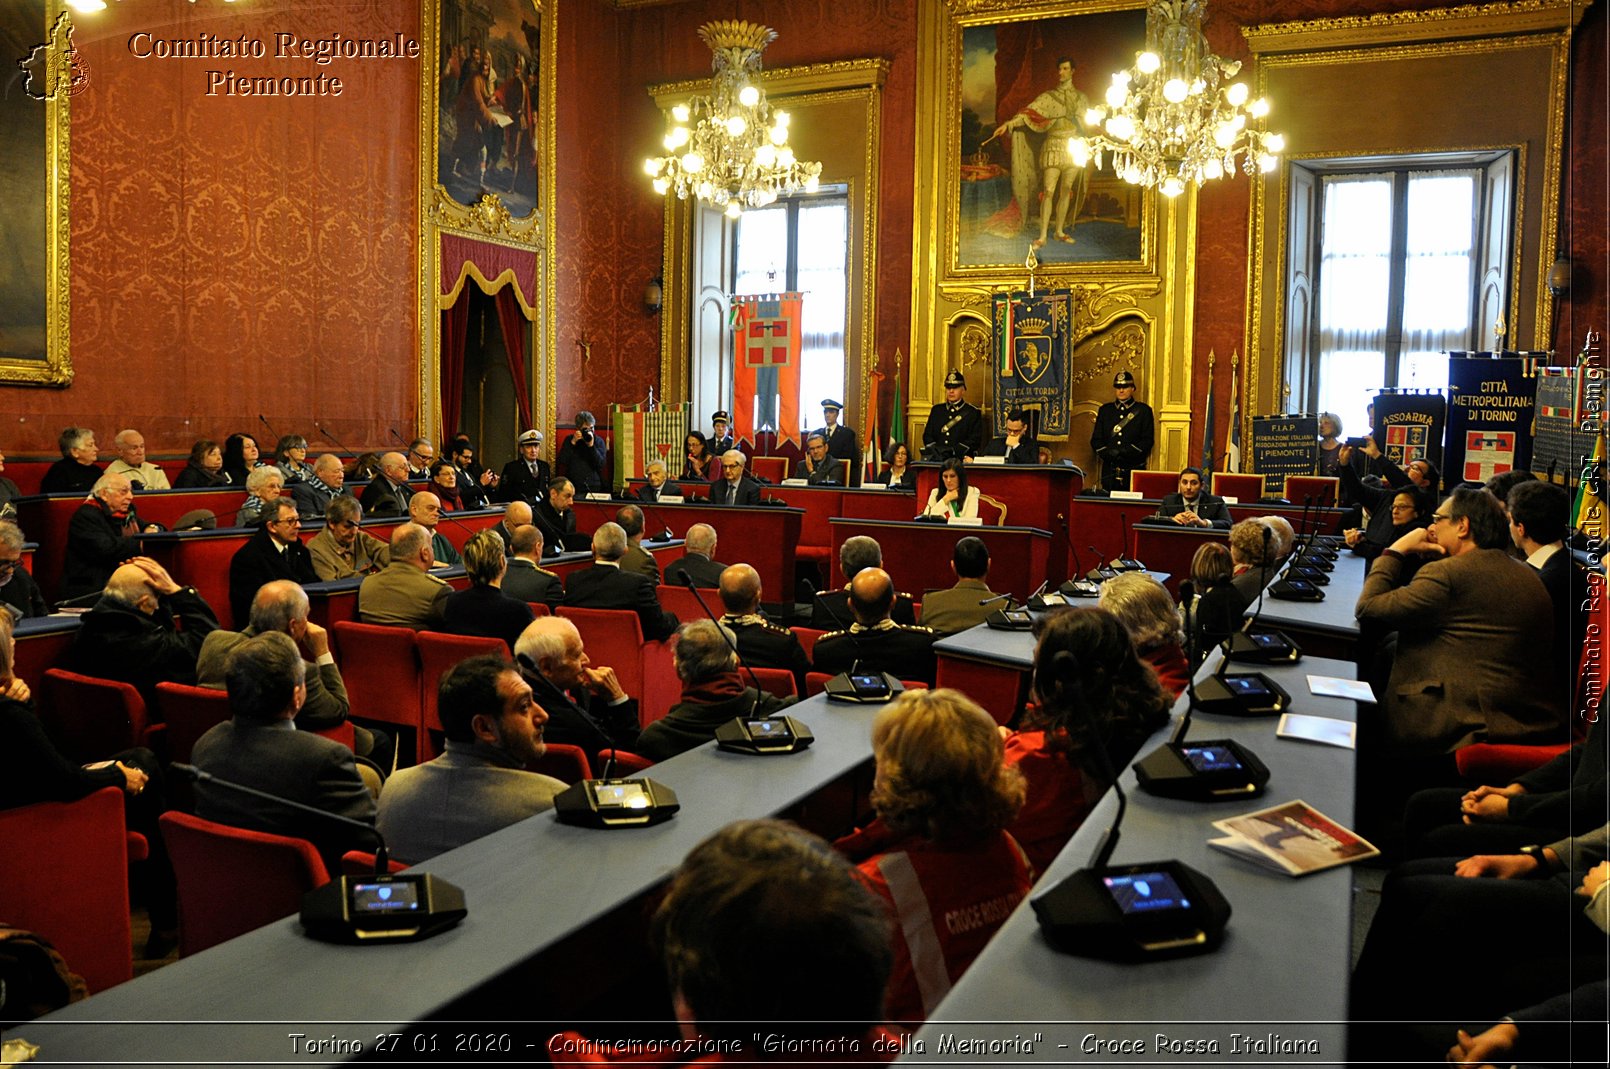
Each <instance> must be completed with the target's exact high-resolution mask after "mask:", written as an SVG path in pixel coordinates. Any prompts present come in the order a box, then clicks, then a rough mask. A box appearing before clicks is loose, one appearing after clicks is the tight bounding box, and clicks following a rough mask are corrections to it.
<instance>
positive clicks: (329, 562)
mask: <svg viewBox="0 0 1610 1069" xmlns="http://www.w3.org/2000/svg"><path fill="white" fill-rule="evenodd" d="M362 521H363V506H362V505H360V504H358V502H357V499H356V498H353V497H351V496H349V495H346V494H343V495H342V496H340V497H338V498H336V499H335V500H334V501H331V502H330V504H329V506H328V507H326V508H325V510H324V530H322V531H320V532H319V533H318V534H316V535H314V536H313V539H312V541H310V542H309V543H308V544H307V550H308V556H309V557H311V558H312V560H313V571H314V573H315V574H317V575H318V577H319V578H320V579H323V580H325V581H329V580H331V579H351V578H353V577H355V576H360V575H372V574H374V573H375V572H378V571H380V569H382V568H384V567H385V566H386V565H388V564H390V563H391V547H390V546H389V545H387V544H386V543H384V542H382V541H381V540H380V539H378V538H376V537H375V536H374V535H372V534H369V533H368V532H366V531H364V530H363V529H362V528H361V527H359V526H358V525H359V524H360V523H361V522H362Z"/></svg>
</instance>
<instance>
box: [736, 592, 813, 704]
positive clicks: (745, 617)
mask: <svg viewBox="0 0 1610 1069" xmlns="http://www.w3.org/2000/svg"><path fill="white" fill-rule="evenodd" d="M720 589H721V605H722V608H723V610H724V611H725V615H723V616H722V617H721V624H722V626H723V627H725V628H727V629H728V630H729V631H731V632H732V633H733V635H734V637H735V638H736V640H737V643H738V656H739V657H741V658H742V659H743V663H744V664H746V665H748V666H749V667H750V668H782V669H786V670H787V671H790V672H793V673H794V689H795V690H796V691H797V692H798V693H800V694H804V693H805V673H806V672H808V671H810V667H811V662H810V660H809V658H807V657H806V656H805V648H804V647H803V646H801V645H800V642H799V636H798V635H796V634H794V632H792V631H790V630H789V629H788V628H786V627H779V626H777V625H776V624H774V623H772V622H771V621H770V620H768V619H766V615H765V614H764V613H762V612H761V611H760V593H761V590H760V573H759V572H757V571H755V569H754V568H752V567H750V566H749V565H747V564H734V565H733V566H732V567H730V568H726V569H724V570H723V571H722V573H721V582H720Z"/></svg>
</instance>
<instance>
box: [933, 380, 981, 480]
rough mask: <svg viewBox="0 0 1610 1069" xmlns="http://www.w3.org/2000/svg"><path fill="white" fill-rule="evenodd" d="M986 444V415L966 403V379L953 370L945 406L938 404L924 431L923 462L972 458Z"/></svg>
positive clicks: (946, 385) (947, 382)
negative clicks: (952, 458) (951, 458)
mask: <svg viewBox="0 0 1610 1069" xmlns="http://www.w3.org/2000/svg"><path fill="white" fill-rule="evenodd" d="M983 444H984V413H982V412H980V411H979V410H978V406H976V405H970V404H968V403H967V380H966V379H965V378H963V377H962V373H961V372H960V371H957V370H956V369H955V368H952V369H951V371H950V374H948V375H946V376H945V403H944V404H942V405H935V406H934V408H933V411H932V412H930V413H928V422H927V424H925V425H924V426H923V428H922V456H923V459H924V460H946V459H948V458H950V457H970V456H972V455H973V454H974V453H977V452H978V450H979V448H980V447H981V446H982V445H983Z"/></svg>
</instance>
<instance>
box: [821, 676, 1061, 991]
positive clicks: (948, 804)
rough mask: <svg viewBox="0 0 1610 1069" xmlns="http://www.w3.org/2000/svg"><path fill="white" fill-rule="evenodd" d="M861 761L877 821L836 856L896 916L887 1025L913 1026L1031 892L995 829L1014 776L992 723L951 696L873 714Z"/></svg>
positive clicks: (1018, 861) (898, 702)
mask: <svg viewBox="0 0 1610 1069" xmlns="http://www.w3.org/2000/svg"><path fill="white" fill-rule="evenodd" d="M872 754H873V759H874V761H875V762H876V773H875V776H874V779H873V783H872V806H873V808H874V809H875V810H876V811H877V814H878V816H877V820H876V821H874V822H873V823H872V825H871V826H870V827H868V828H866V829H864V830H862V831H859V832H856V833H855V834H853V835H849V836H846V837H845V838H843V839H840V840H839V842H838V843H837V846H838V848H839V849H840V850H842V851H844V853H845V854H846V855H848V856H849V858H850V860H852V861H855V862H858V864H857V866H856V867H857V869H858V870H859V871H860V873H861V876H862V878H863V879H865V880H866V882H867V884H868V885H869V886H870V887H871V888H872V889H873V890H874V891H875V892H877V894H878V896H879V897H880V898H882V899H883V900H884V901H885V902H886V903H887V905H888V907H889V909H890V910H891V912H892V913H893V914H894V917H895V928H896V934H895V938H894V973H893V975H892V977H891V978H890V983H889V997H888V1002H887V1005H886V1010H887V1017H888V1019H889V1020H895V1021H921V1020H922V1019H923V1018H925V1017H926V1016H927V1015H928V1014H930V1013H932V1012H933V1010H934V1007H936V1006H937V1005H939V1002H940V1001H941V1000H942V999H943V998H944V997H945V995H946V994H947V993H948V992H949V991H950V988H951V985H953V984H954V983H955V982H956V981H957V980H958V979H960V978H961V975H962V973H963V972H965V971H966V970H967V967H968V966H969V965H971V964H972V963H973V959H974V958H976V957H978V954H979V952H980V951H982V950H983V949H984V946H985V944H987V943H988V942H989V941H990V938H991V937H992V936H994V935H995V933H996V932H997V931H998V930H999V929H1000V927H1001V924H1002V923H1003V922H1004V921H1005V920H1006V918H1007V916H1008V915H1009V914H1010V913H1011V912H1012V909H1013V907H1014V906H1016V905H1017V903H1018V902H1020V901H1022V899H1023V898H1024V897H1025V896H1026V895H1027V894H1028V893H1029V888H1030V887H1031V886H1032V885H1033V883H1034V867H1033V866H1032V865H1031V864H1030V863H1029V859H1028V858H1027V857H1026V856H1024V853H1023V849H1022V848H1021V847H1020V846H1018V844H1017V841H1016V840H1015V839H1013V838H1012V836H1011V835H1010V834H1009V833H1008V832H1007V831H1006V828H1007V826H1008V825H1010V824H1011V823H1012V821H1013V819H1014V818H1016V816H1017V814H1018V811H1019V810H1020V809H1022V807H1023V796H1024V780H1023V773H1022V772H1020V771H1018V770H1017V769H1016V768H1013V767H1011V766H1010V765H1008V764H1006V763H1005V760H1004V754H1003V751H1002V744H1001V736H1000V734H999V733H998V732H997V730H996V727H995V721H994V720H992V719H991V718H990V715H989V714H988V713H986V712H984V710H982V709H980V708H979V707H978V706H977V705H975V704H974V703H973V701H972V700H971V699H969V698H968V697H967V696H966V695H964V694H962V693H961V692H960V691H956V690H948V689H946V690H908V691H906V692H905V693H904V694H901V695H900V696H899V697H897V698H895V699H894V701H892V702H890V703H889V704H888V705H886V706H884V708H883V709H882V711H880V712H879V713H878V715H877V717H876V718H875V719H874V720H873V721H872ZM955 918H967V921H966V923H958V922H957V920H956V919H955Z"/></svg>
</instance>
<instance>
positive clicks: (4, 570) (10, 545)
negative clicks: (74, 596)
mask: <svg viewBox="0 0 1610 1069" xmlns="http://www.w3.org/2000/svg"><path fill="white" fill-rule="evenodd" d="M22 547H23V537H22V528H20V527H18V526H17V525H16V524H14V523H12V522H10V521H9V520H0V602H4V603H5V605H6V606H9V607H10V609H11V610H12V615H13V616H16V617H17V618H18V619H19V620H22V619H27V618H28V617H30V616H45V615H48V614H49V612H50V609H49V608H47V607H46V605H45V599H44V597H43V596H42V595H41V594H40V593H39V584H37V583H35V582H34V577H33V576H31V575H29V574H28V569H26V568H24V567H23V566H22Z"/></svg>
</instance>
